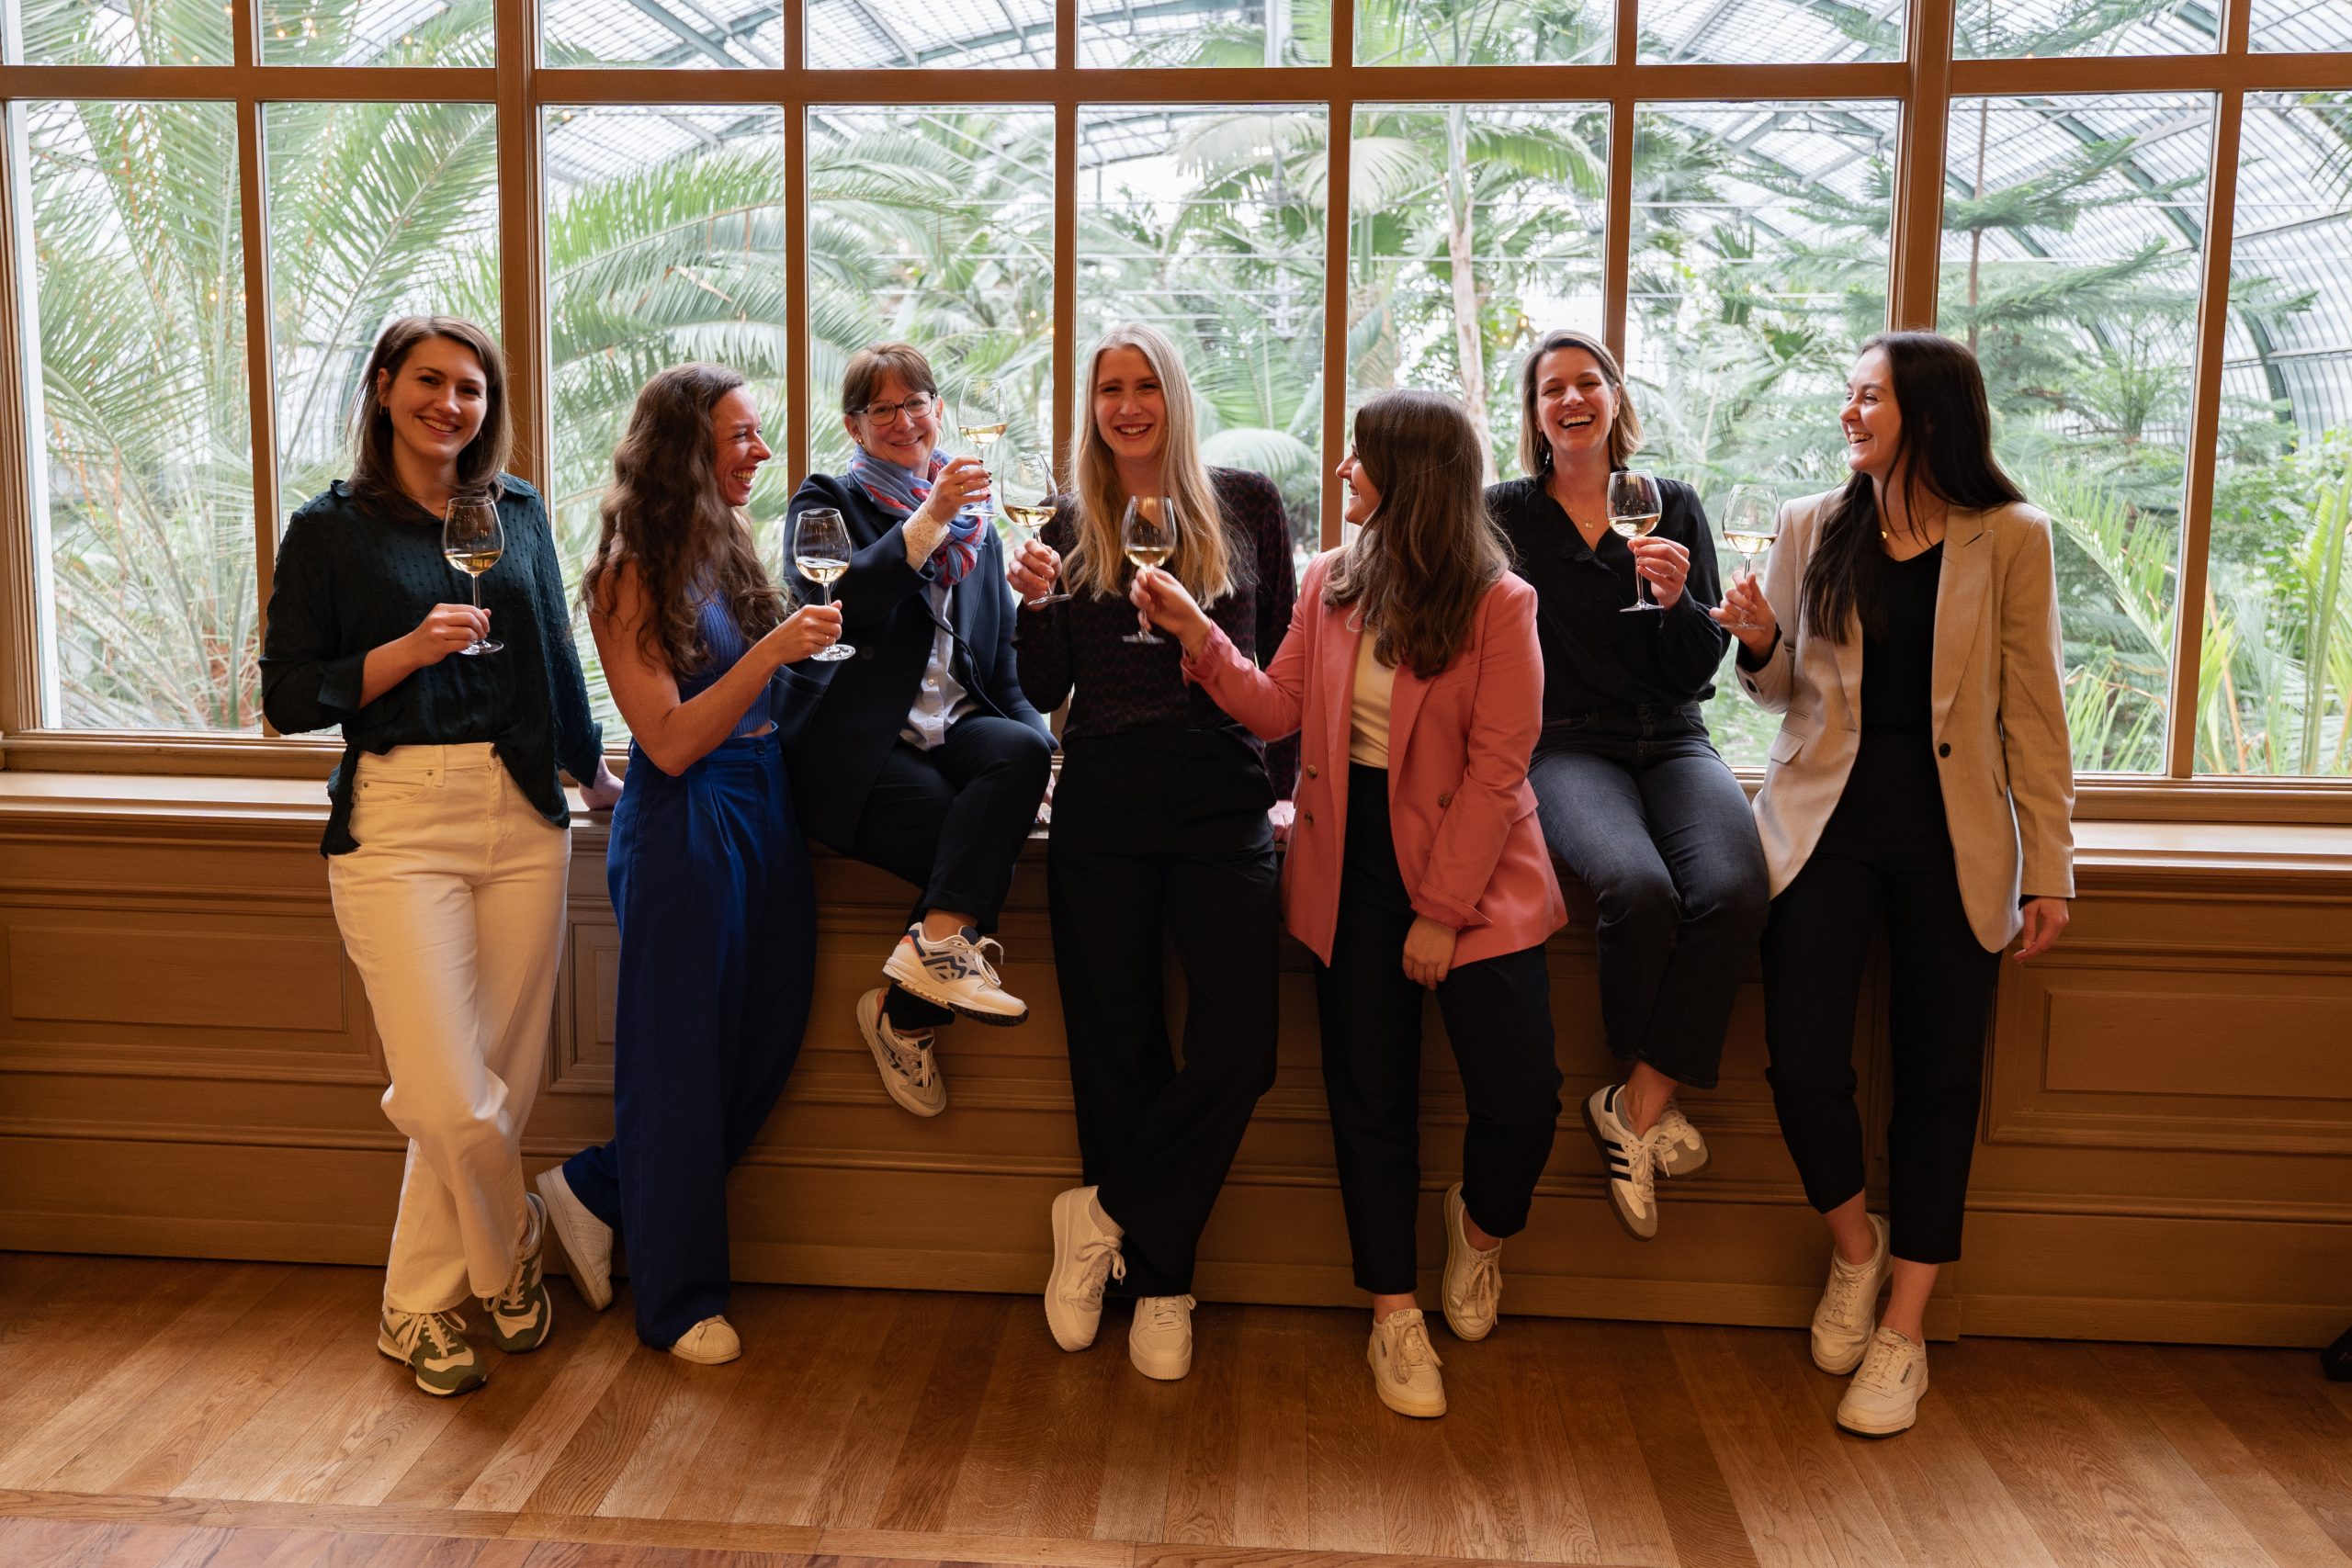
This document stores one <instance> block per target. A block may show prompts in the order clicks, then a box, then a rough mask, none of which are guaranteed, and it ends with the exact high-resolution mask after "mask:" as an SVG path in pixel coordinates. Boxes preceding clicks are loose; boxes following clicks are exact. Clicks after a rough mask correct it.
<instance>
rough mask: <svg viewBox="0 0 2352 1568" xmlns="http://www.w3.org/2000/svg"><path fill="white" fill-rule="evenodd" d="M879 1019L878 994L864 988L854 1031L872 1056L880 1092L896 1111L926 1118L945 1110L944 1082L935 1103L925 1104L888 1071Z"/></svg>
mask: <svg viewBox="0 0 2352 1568" xmlns="http://www.w3.org/2000/svg"><path fill="white" fill-rule="evenodd" d="M923 999H924V1000H925V1001H929V1000H930V999H931V998H928V997H925V998H923ZM881 1022H882V1002H881V998H880V997H879V995H878V994H877V993H876V992H873V991H868V992H866V993H865V995H864V996H862V997H860V998H857V1032H859V1033H860V1034H862V1035H864V1036H865V1049H866V1050H867V1052H868V1053H870V1054H871V1055H873V1057H874V1070H875V1072H876V1074H877V1075H879V1076H880V1077H881V1079H882V1091H883V1092H884V1093H885V1094H887V1095H888V1096H889V1097H890V1100H891V1102H892V1103H894V1104H895V1105H897V1106H898V1108H899V1110H901V1111H907V1112H909V1113H910V1114H912V1115H916V1116H922V1117H926V1118H928V1117H933V1116H936V1115H938V1114H939V1113H940V1112H941V1111H944V1110H946V1109H947V1086H946V1085H944V1084H942V1085H941V1086H940V1089H939V1103H938V1104H936V1105H925V1104H924V1103H923V1102H922V1100H917V1099H915V1098H914V1095H913V1093H912V1092H911V1091H910V1090H909V1089H908V1088H907V1087H906V1085H904V1084H902V1083H900V1082H899V1075H898V1074H896V1073H894V1072H892V1071H891V1070H890V1053H889V1051H888V1048H887V1047H885V1046H884V1045H883V1043H882V1031H881Z"/></svg>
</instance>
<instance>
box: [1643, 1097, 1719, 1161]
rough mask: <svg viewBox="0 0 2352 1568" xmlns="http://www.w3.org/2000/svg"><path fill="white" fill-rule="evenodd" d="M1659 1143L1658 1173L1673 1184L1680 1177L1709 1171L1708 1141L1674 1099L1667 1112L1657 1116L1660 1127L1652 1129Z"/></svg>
mask: <svg viewBox="0 0 2352 1568" xmlns="http://www.w3.org/2000/svg"><path fill="white" fill-rule="evenodd" d="M1650 1133H1651V1134H1652V1136H1654V1137H1655V1138H1656V1139H1657V1169H1658V1174H1659V1175H1660V1176H1663V1177H1666V1178H1667V1179H1669V1180H1671V1179H1674V1178H1675V1177H1678V1176H1696V1175H1698V1174H1699V1173H1700V1172H1701V1171H1702V1170H1704V1169H1705V1168H1707V1140H1706V1139H1704V1138H1702V1137H1701V1136H1700V1135H1699V1129H1698V1128H1696V1127H1693V1126H1692V1125H1691V1118H1689V1117H1688V1116H1685V1115H1684V1114H1682V1107H1681V1106H1679V1105H1678V1104H1676V1103H1675V1101H1674V1099H1673V1097H1672V1096H1670V1095H1669V1096H1668V1098H1667V1101H1666V1109H1665V1110H1663V1111H1659V1112H1658V1113H1657V1126H1655V1127H1652V1128H1651V1129H1650Z"/></svg>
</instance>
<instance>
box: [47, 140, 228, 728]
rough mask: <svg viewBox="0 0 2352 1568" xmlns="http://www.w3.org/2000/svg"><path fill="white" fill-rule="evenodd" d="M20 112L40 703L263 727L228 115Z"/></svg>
mask: <svg viewBox="0 0 2352 1568" xmlns="http://www.w3.org/2000/svg"><path fill="white" fill-rule="evenodd" d="M24 118H25V132H26V140H25V142H24V144H23V145H24V147H25V149H26V153H27V156H26V164H27V167H28V173H29V176H30V178H29V183H30V186H31V190H32V212H31V219H32V236H31V238H32V251H33V256H34V265H33V269H32V277H31V279H30V280H29V281H30V283H31V286H32V290H33V299H32V301H31V302H30V303H31V304H32V305H33V307H34V309H32V310H28V311H27V312H26V314H27V315H28V317H30V318H33V319H30V320H28V321H26V322H25V328H26V333H25V335H26V343H27V350H28V354H29V355H31V357H32V359H33V362H34V363H35V364H36V365H37V366H38V367H39V369H40V374H39V376H38V377H36V378H28V380H30V382H31V384H32V386H33V387H35V388H37V389H38V391H37V394H36V396H37V402H36V404H35V406H34V407H33V408H32V409H31V410H30V411H29V412H30V414H31V423H32V428H33V433H34V453H35V462H36V468H35V471H34V474H33V476H32V477H33V481H34V494H33V497H32V502H33V508H32V510H33V522H34V529H35V536H34V543H35V547H36V551H37V553H38V559H37V565H36V569H35V570H36V571H37V572H38V573H39V574H40V579H41V582H40V586H41V588H42V589H43V590H44V592H42V593H41V596H40V597H41V601H42V603H41V604H40V610H41V615H42V623H43V624H42V626H41V628H40V629H41V634H42V636H41V643H42V649H41V652H42V659H41V666H42V668H41V683H42V687H43V698H44V700H43V702H42V705H41V712H42V718H43V721H44V722H46V723H49V724H52V725H61V726H65V727H69V728H139V729H145V728H160V729H207V730H251V729H254V728H257V726H258V725H259V723H260V716H261V708H260V700H259V698H260V693H259V688H258V685H257V683H256V681H257V675H256V671H255V667H254V655H255V652H256V643H255V636H256V633H255V628H256V626H257V625H258V622H259V619H260V615H259V608H260V607H259V602H258V589H257V587H256V585H255V582H254V521H253V519H254V498H253V446H252V440H251V435H252V422H251V405H250V404H249V402H248V401H247V398H248V396H249V390H248V384H247V381H246V378H245V300H244V248H243V243H242V235H243V231H242V230H241V229H240V227H239V223H240V218H239V209H238V203H237V130H236V120H235V117H234V114H233V112H232V109H231V107H230V106H228V105H226V104H178V103H170V104H100V103H84V104H59V103H46V104H32V105H28V106H27V107H26V108H25V110H24ZM43 457H45V458H46V460H45V461H43V460H42V458H43ZM44 543H45V547H43V546H44Z"/></svg>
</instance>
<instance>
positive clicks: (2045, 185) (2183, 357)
mask: <svg viewBox="0 0 2352 1568" xmlns="http://www.w3.org/2000/svg"><path fill="white" fill-rule="evenodd" d="M2211 142H2212V105H2211V101H2210V100H2209V99H2207V98H2205V97H2202V96H2189V95H2163V96H2134V97H2104V98H2099V97H2081V98H1958V99H1954V100H1953V102H1952V107H1951V157H1950V165H1949V169H1948V173H1947V182H1948V183H1947V185H1946V187H1945V188H1946V189H1947V191H1948V192H1949V193H1950V194H1948V195H1947V196H1946V197H1945V198H1944V244H1943V266H1942V270H1941V276H1940V279H1939V298H1938V318H1937V322H1938V325H1939V326H1940V327H1941V328H1942V330H1943V331H1945V332H1947V333H1951V335H1952V336H1954V337H1956V338H1959V339H1961V340H1962V341H1963V342H1965V343H1966V344H1968V345H1969V346H1970V347H1971V348H1973V349H1974V350H1975V351H1976V355H1977V357H1978V358H1979V359H1980V360H1981V361H1982V362H1983V364H1984V367H1985V385H1986V390H1987V391H1988V392H1989V393H1990V395H1991V397H1992V400H1993V444H1994V449H1995V451H1996V453H1997V454H1998V455H1999V457H2000V459H2001V463H2002V466H2003V467H2004V468H2007V470H2008V471H2009V474H2010V477H2011V478H2013V479H2016V480H2017V481H2018V484H2019V485H2020V486H2021V487H2023V489H2024V491H2025V492H2026V496H2027V499H2028V500H2030V501H2031V502H2033V504H2034V505H2036V506H2038V507H2040V508H2041V509H2042V510H2043V511H2044V512H2047V513H2049V514H2050V518H2051V522H2052V525H2053V526H2054V527H2055V529H2056V534H2057V541H2056V543H2057V567H2058V593H2059V609H2060V614H2061V616H2062V618H2063V620H2064V629H2065V637H2066V717H2067V722H2068V724H2069V725H2070V726H2071V727H2072V728H2073V731H2074V739H2075V766H2076V767H2077V768H2086V769H2112V770H2116V771H2120V772H2126V773H2146V772H2151V771H2155V770H2159V769H2161V768H2162V766H2163V764H2164V758H2163V749H2164V728H2165V696H2166V693H2167V691H2168V684H2167V682H2168V676H2167V674H2166V664H2167V660H2168V657H2169V649H2170V647H2171V625H2172V596H2173V582H2174V564H2175V558H2176V557H2177V554H2178V549H2179V538H2180V499H2181V484H2182V478H2183V471H2184V463H2185V459H2186V457H2187V446H2188V403H2189V390H2190V387H2191V385H2192V379H2191V373H2192V369H2193V365H2194V359H2195V354H2194V349H2195V342H2194V332H2195V327H2196V319H2197V288H2198V263H2197V254H2198V251H2199V248H2200V243H2201V240H2202V236H2203V232H2204V223H2205V171H2206V166H2207V163H2208V161H2209V159H2210V157H2211Z"/></svg>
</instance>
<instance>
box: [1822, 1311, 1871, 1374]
mask: <svg viewBox="0 0 2352 1568" xmlns="http://www.w3.org/2000/svg"><path fill="white" fill-rule="evenodd" d="M1877 1328H1878V1325H1876V1324H1875V1323H1873V1324H1872V1325H1871V1331H1872V1332H1873V1333H1874V1332H1876V1331H1877ZM1869 1347H1870V1336H1869V1335H1864V1336H1863V1337H1862V1342H1861V1343H1860V1345H1857V1346H1855V1347H1854V1353H1853V1354H1852V1355H1850V1356H1846V1357H1843V1358H1840V1359H1838V1360H1835V1361H1832V1360H1829V1359H1826V1358H1825V1357H1823V1355H1822V1354H1821V1342H1820V1341H1819V1340H1817V1339H1816V1340H1815V1341H1814V1342H1813V1344H1812V1346H1811V1349H1812V1351H1813V1364H1814V1365H1815V1366H1816V1367H1819V1368H1820V1369H1821V1370H1822V1371H1825V1372H1827V1373H1828V1374H1829V1375H1830V1376H1831V1377H1833V1378H1842V1377H1847V1376H1849V1375H1850V1374H1851V1373H1852V1372H1853V1370H1854V1369H1855V1368H1856V1367H1859V1366H1860V1365H1861V1364H1862V1352H1863V1351H1864V1350H1865V1349H1867V1348H1869Z"/></svg>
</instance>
